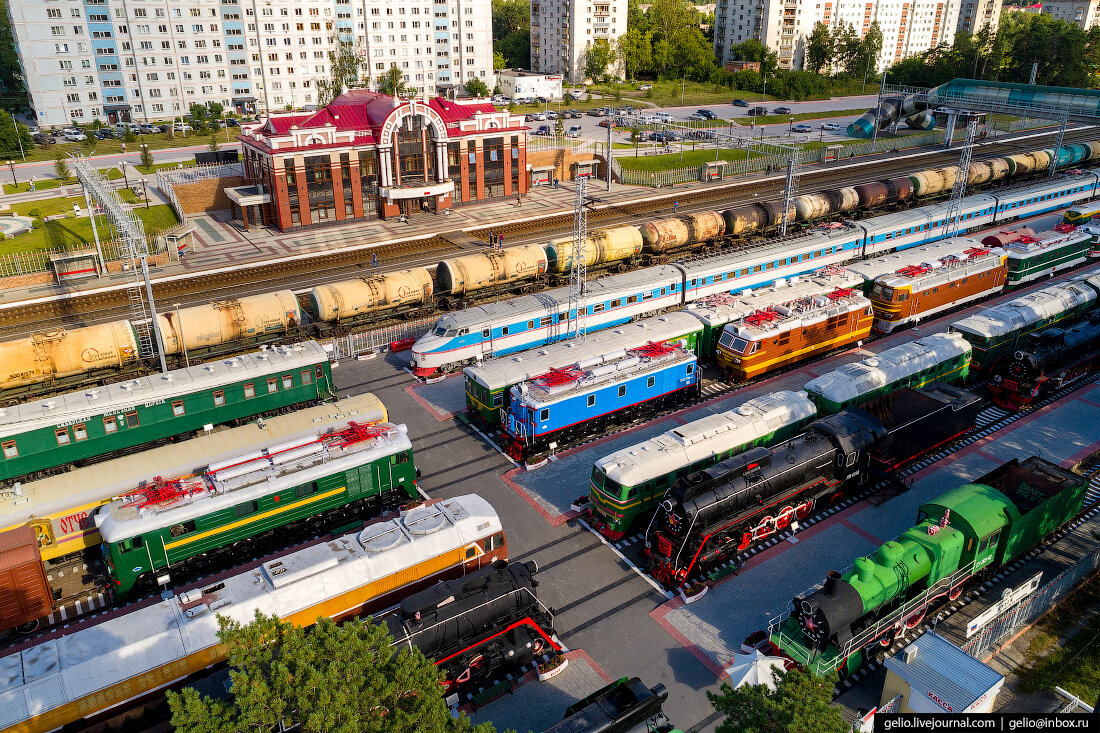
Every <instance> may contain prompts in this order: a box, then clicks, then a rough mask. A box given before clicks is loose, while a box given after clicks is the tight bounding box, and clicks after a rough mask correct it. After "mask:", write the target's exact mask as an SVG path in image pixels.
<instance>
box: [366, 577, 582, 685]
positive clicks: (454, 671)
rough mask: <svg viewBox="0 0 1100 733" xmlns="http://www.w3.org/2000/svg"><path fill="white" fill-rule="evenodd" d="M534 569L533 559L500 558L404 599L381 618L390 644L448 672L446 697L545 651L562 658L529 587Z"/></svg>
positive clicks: (548, 622) (550, 622) (532, 586)
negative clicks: (513, 560)
mask: <svg viewBox="0 0 1100 733" xmlns="http://www.w3.org/2000/svg"><path fill="white" fill-rule="evenodd" d="M537 572H538V566H537V565H536V564H535V563H533V562H525V563H511V564H509V563H507V562H505V561H503V560H498V561H497V562H496V564H495V565H494V566H492V567H488V568H482V569H481V570H478V571H476V572H474V573H471V574H470V575H467V576H465V577H463V578H459V579H456V580H450V581H444V582H441V583H437V584H436V585H434V586H432V587H431V588H428V589H426V590H422V591H420V592H419V593H416V594H414V595H411V596H409V597H408V598H406V599H405V600H403V601H401V605H400V607H399V609H398V611H397V613H396V614H394V615H392V616H386V617H384V618H383V619H382V620H383V621H384V623H385V624H386V629H387V630H388V631H389V633H390V636H391V637H393V646H395V647H397V648H398V649H410V650H411V649H418V650H420V651H421V652H423V654H424V656H426V657H428V658H429V659H433V660H435V665H436V666H437V667H439V668H440V669H442V670H443V671H444V674H445V675H446V676H445V679H444V682H443V685H444V691H445V694H450V693H453V692H455V691H461V690H469V689H477V686H478V685H481V686H484V685H485V684H486V683H487V682H489V681H490V680H493V679H496V678H498V677H502V676H504V675H505V674H510V673H511V672H514V671H516V670H518V669H520V668H521V667H525V666H527V665H528V664H530V663H531V662H532V661H534V660H536V659H539V658H541V657H542V656H543V655H544V654H558V653H561V651H562V647H561V645H560V644H558V642H557V641H556V640H555V639H554V636H553V634H554V617H553V615H551V613H550V611H549V609H547V608H546V607H545V606H543V605H542V603H541V602H540V601H539V599H538V594H537V592H536V590H535V589H536V588H537V587H538V581H536V580H535V579H534V577H533V576H534V575H535V573H537ZM564 663H565V664H568V662H564Z"/></svg>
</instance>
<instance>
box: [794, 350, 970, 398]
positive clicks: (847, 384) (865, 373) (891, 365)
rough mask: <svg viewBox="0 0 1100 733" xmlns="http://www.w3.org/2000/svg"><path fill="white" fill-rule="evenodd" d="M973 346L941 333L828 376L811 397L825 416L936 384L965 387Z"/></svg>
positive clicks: (811, 386) (814, 385)
mask: <svg viewBox="0 0 1100 733" xmlns="http://www.w3.org/2000/svg"><path fill="white" fill-rule="evenodd" d="M970 352H971V347H970V343H969V342H968V341H967V340H966V339H964V338H963V337H962V335H961V334H958V333H937V334H932V335H931V336H925V337H924V338H921V339H917V340H916V341H911V342H909V343H906V344H901V345H900V346H895V347H893V348H892V349H887V350H886V351H883V352H882V353H879V354H875V355H874V356H872V357H870V358H868V359H864V360H863V361H859V362H854V363H852V364H845V365H844V366H842V367H840V368H839V369H836V370H834V371H831V372H829V373H828V374H822V375H821V376H820V377H817V378H815V379H812V380H810V381H809V382H807V383H806V392H807V393H808V394H809V396H810V399H811V400H813V402H814V404H816V405H817V410H818V412H819V413H820V414H822V415H831V414H833V413H835V412H840V411H841V410H843V409H844V408H845V407H858V406H859V405H862V404H863V403H864V402H869V401H870V400H873V399H874V398H876V397H878V396H880V395H884V394H887V393H888V392H893V391H894V390H898V389H902V388H904V387H909V388H910V389H917V388H918V387H923V386H924V385H926V384H929V383H931V382H961V381H965V380H966V376H967V374H968V373H969V369H970Z"/></svg>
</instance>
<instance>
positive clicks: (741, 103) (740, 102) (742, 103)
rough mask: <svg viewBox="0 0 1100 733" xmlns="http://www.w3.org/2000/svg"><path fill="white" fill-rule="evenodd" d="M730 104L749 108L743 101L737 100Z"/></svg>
mask: <svg viewBox="0 0 1100 733" xmlns="http://www.w3.org/2000/svg"><path fill="white" fill-rule="evenodd" d="M730 104H732V105H733V106H734V107H748V106H749V103H748V102H746V101H745V100H743V99H735V100H733V101H732V102H730Z"/></svg>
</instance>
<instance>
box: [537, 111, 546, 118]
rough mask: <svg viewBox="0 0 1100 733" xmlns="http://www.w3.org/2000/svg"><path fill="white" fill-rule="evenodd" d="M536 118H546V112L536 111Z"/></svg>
mask: <svg viewBox="0 0 1100 733" xmlns="http://www.w3.org/2000/svg"><path fill="white" fill-rule="evenodd" d="M535 119H536V120H545V119H546V113H545V112H536V113H535Z"/></svg>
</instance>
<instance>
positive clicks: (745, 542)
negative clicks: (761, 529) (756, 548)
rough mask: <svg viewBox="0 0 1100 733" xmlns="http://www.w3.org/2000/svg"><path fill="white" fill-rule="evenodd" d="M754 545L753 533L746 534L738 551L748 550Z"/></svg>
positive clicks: (738, 546)
mask: <svg viewBox="0 0 1100 733" xmlns="http://www.w3.org/2000/svg"><path fill="white" fill-rule="evenodd" d="M751 544H752V532H745V533H744V534H743V535H741V542H740V544H738V545H737V549H738V551H740V550H744V549H746V548H747V547H748V546H749V545H751Z"/></svg>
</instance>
